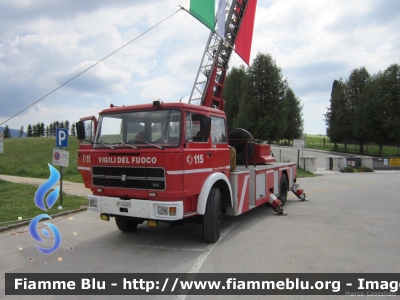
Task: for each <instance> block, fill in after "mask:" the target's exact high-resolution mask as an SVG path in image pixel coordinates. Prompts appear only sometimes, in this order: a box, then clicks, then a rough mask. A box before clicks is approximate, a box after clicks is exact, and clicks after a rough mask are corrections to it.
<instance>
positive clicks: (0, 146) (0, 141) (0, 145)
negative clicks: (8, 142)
mask: <svg viewBox="0 0 400 300" xmlns="http://www.w3.org/2000/svg"><path fill="white" fill-rule="evenodd" d="M0 153H3V133H2V132H0Z"/></svg>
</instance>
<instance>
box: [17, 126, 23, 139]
mask: <svg viewBox="0 0 400 300" xmlns="http://www.w3.org/2000/svg"><path fill="white" fill-rule="evenodd" d="M23 134H24V125H22V126H21V128H20V129H19V132H18V137H22V135H23Z"/></svg>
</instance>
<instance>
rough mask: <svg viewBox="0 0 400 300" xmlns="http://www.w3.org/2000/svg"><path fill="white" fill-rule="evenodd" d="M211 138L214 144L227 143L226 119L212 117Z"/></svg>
mask: <svg viewBox="0 0 400 300" xmlns="http://www.w3.org/2000/svg"><path fill="white" fill-rule="evenodd" d="M211 138H212V142H213V143H226V127H225V119H224V118H220V117H211Z"/></svg>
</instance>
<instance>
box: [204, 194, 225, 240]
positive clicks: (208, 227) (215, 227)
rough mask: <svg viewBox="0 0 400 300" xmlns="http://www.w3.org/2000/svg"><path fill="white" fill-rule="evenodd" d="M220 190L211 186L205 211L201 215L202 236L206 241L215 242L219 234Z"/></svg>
mask: <svg viewBox="0 0 400 300" xmlns="http://www.w3.org/2000/svg"><path fill="white" fill-rule="evenodd" d="M220 222H221V192H220V191H219V189H218V188H212V189H211V191H210V194H209V195H208V198H207V205H206V212H205V214H204V217H203V237H204V241H206V242H207V243H215V242H216V241H218V239H219V236H220Z"/></svg>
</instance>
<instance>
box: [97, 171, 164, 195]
mask: <svg viewBox="0 0 400 300" xmlns="http://www.w3.org/2000/svg"><path fill="white" fill-rule="evenodd" d="M93 185H95V186H101V187H113V188H126V189H141V190H165V172H164V169H161V168H137V167H132V168H130V167H102V166H97V167H93Z"/></svg>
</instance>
